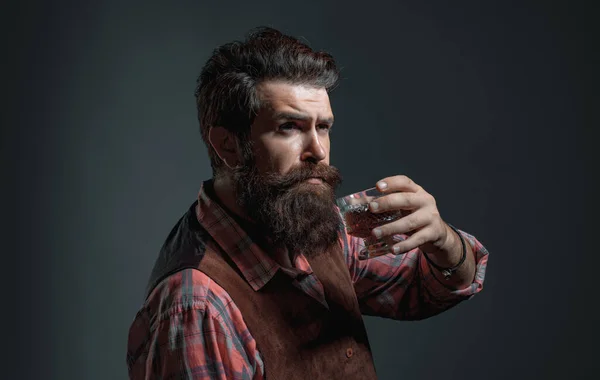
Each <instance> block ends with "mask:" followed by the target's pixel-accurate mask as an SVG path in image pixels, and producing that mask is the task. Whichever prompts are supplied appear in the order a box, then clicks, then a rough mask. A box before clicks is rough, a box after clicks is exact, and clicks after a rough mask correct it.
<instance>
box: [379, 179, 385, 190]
mask: <svg viewBox="0 0 600 380" xmlns="http://www.w3.org/2000/svg"><path fill="white" fill-rule="evenodd" d="M377 186H378V187H379V188H380V189H381V190H383V189H385V188H386V187H387V183H385V182H383V181H381V182H378V183H377Z"/></svg>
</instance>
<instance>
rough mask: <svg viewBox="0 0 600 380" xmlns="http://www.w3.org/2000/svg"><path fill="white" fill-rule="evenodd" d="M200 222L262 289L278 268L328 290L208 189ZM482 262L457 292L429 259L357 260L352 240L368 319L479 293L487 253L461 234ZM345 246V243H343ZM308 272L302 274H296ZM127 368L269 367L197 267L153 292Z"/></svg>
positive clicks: (254, 374) (160, 374)
mask: <svg viewBox="0 0 600 380" xmlns="http://www.w3.org/2000/svg"><path fill="white" fill-rule="evenodd" d="M196 212H197V216H198V220H199V222H200V224H201V225H202V226H203V227H204V228H205V229H206V231H207V232H208V233H209V234H210V236H211V237H212V239H213V240H211V241H207V242H206V244H207V249H210V247H211V244H218V245H219V246H221V247H223V249H224V250H225V251H226V252H227V253H228V254H229V255H230V257H231V259H232V260H233V262H234V263H235V265H237V267H238V268H239V270H240V271H241V273H242V274H243V275H244V277H245V279H246V281H248V283H249V284H250V285H251V286H252V288H253V289H254V290H255V291H258V290H260V289H261V288H262V287H263V286H264V285H265V284H266V283H267V282H268V281H269V280H270V279H271V278H272V277H273V276H274V275H275V273H276V272H277V271H278V270H281V271H283V272H285V273H287V274H289V275H290V277H292V278H293V279H294V280H293V281H294V284H295V285H296V286H297V287H298V288H299V289H300V290H301V291H303V292H305V293H306V294H308V295H310V296H311V297H313V298H314V299H316V300H317V301H319V302H322V303H324V302H325V296H324V293H323V286H322V285H321V283H320V282H319V280H318V279H317V278H316V276H315V275H314V274H313V272H312V269H311V267H310V264H309V263H308V261H307V260H306V258H305V257H304V256H303V255H298V256H297V257H296V259H295V262H294V265H295V269H285V268H282V267H280V266H279V265H278V264H277V263H276V262H275V261H274V260H273V259H271V258H270V257H269V256H268V255H267V254H266V253H265V252H264V251H262V250H261V249H260V248H259V247H258V246H257V245H256V244H255V243H253V242H252V241H251V240H250V238H249V237H248V235H247V234H246V233H245V232H244V231H243V230H242V229H241V228H240V227H239V225H238V224H237V223H236V222H235V221H234V220H233V219H232V218H231V216H229V215H228V214H227V213H226V212H225V211H224V210H223V209H222V208H221V207H220V206H219V205H218V204H217V203H216V202H214V201H213V200H211V199H210V198H209V197H208V196H207V195H206V192H205V191H204V188H202V189H201V191H200V194H199V200H198V206H197V208H196ZM460 233H461V234H462V236H463V237H464V238H465V241H466V242H468V244H470V245H471V247H472V248H473V252H474V254H475V260H476V262H477V273H476V276H475V280H474V282H473V283H472V284H471V286H469V287H468V288H466V289H462V290H457V291H455V290H450V289H448V288H447V287H445V286H444V285H443V284H442V283H441V282H440V281H439V280H437V278H435V277H434V276H433V274H432V273H431V269H430V267H429V265H428V264H427V261H426V260H424V259H423V258H422V253H421V252H420V251H419V250H418V249H414V250H412V251H410V252H407V253H406V254H402V255H397V256H396V255H391V254H390V255H385V256H380V257H377V258H374V259H370V260H365V261H361V260H358V259H357V252H358V249H359V246H360V245H361V244H362V241H361V240H360V239H357V238H354V237H352V236H349V235H347V234H344V235H343V236H340V239H346V243H347V246H348V247H349V249H348V250H347V253H346V262H347V264H348V270H349V271H350V274H351V277H352V282H353V284H354V289H355V291H356V296H357V297H358V301H359V304H360V308H361V311H362V313H363V314H364V315H373V316H379V317H384V318H392V319H397V320H410V319H423V318H427V317H430V316H432V315H435V314H438V313H440V312H442V311H444V310H447V309H449V308H450V307H452V306H454V305H456V304H458V303H459V302H460V301H462V300H465V299H467V298H470V297H471V296H473V295H474V294H475V293H477V292H479V291H480V290H481V289H482V286H483V279H484V275H485V269H486V264H487V259H488V252H487V250H486V249H485V247H483V246H482V245H481V243H480V242H479V241H477V239H475V238H474V237H473V236H471V235H469V234H467V233H465V232H463V231H460ZM340 241H341V242H342V243H343V241H342V240H340ZM299 273H303V274H304V275H303V276H297V275H298V274H299ZM127 363H128V368H129V377H130V378H132V379H183V378H185V379H264V378H265V366H264V363H263V360H262V358H261V354H260V352H259V351H258V350H257V347H256V342H255V340H254V338H253V337H252V335H251V333H250V331H249V330H248V327H247V326H246V324H245V322H244V319H243V316H242V314H241V312H240V310H239V309H238V307H237V306H236V305H235V303H234V302H233V300H232V299H231V297H230V296H229V294H228V293H227V292H226V291H225V290H224V289H223V288H221V287H220V286H219V285H217V284H216V283H215V282H214V281H212V280H211V279H210V278H209V277H207V276H206V275H205V274H204V273H202V272H200V271H198V270H195V269H185V270H182V271H179V272H177V273H175V274H172V275H170V276H169V277H167V278H166V279H164V280H163V281H161V282H160V283H159V284H158V286H157V287H156V288H155V289H154V290H153V291H152V293H151V294H150V295H149V297H148V298H147V300H146V302H145V303H144V304H143V306H142V308H141V309H140V311H139V312H138V313H137V315H136V317H135V320H134V321H133V324H132V325H131V328H130V331H129V341H128V351H127Z"/></svg>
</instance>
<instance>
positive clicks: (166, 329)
mask: <svg viewBox="0 0 600 380" xmlns="http://www.w3.org/2000/svg"><path fill="white" fill-rule="evenodd" d="M127 364H128V368H129V377H130V378H131V379H136V380H137V379H211V380H213V379H255V380H257V379H263V378H264V367H263V363H262V359H261V357H260V355H259V353H258V351H257V349H256V342H255V340H254V339H253V338H252V336H251V335H250V332H249V331H248V329H247V327H246V325H245V323H244V321H243V319H242V315H241V313H240V311H239V309H238V308H237V307H236V306H235V304H234V303H233V301H232V300H231V298H230V297H229V296H228V294H227V293H226V292H225V291H224V290H223V289H222V288H221V287H219V286H218V285H217V284H216V283H215V282H214V281H212V280H210V278H208V277H207V276H206V275H205V274H203V273H202V272H199V271H197V270H192V269H188V270H183V271H181V272H178V273H176V274H174V275H172V276H170V277H169V278H167V279H166V280H165V281H163V282H162V283H161V284H160V285H159V286H158V287H157V289H155V290H154V292H153V294H152V295H151V296H150V297H149V299H148V301H147V302H146V304H145V305H144V307H143V308H142V309H141V310H140V312H138V314H137V316H136V318H135V320H134V321H133V324H132V326H131V328H130V331H129V341H128V352H127Z"/></svg>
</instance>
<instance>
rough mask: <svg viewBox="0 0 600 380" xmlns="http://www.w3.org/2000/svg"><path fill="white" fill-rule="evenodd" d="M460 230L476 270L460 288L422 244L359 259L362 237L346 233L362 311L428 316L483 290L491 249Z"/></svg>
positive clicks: (407, 317) (391, 315) (386, 315)
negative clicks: (431, 260)
mask: <svg viewBox="0 0 600 380" xmlns="http://www.w3.org/2000/svg"><path fill="white" fill-rule="evenodd" d="M460 233H461V235H462V236H463V238H464V239H465V243H466V245H467V246H468V247H470V248H467V249H468V250H467V254H469V253H470V255H471V256H472V261H473V266H474V267H475V272H476V274H475V276H474V279H473V280H472V281H471V282H470V283H469V284H468V285H467V286H463V287H461V288H459V289H457V288H455V287H453V286H451V285H449V284H447V283H445V280H444V279H443V277H442V276H441V274H439V273H434V272H433V271H434V269H432V268H431V266H430V265H429V264H428V263H427V261H426V260H425V259H424V257H423V252H422V251H421V250H420V249H418V248H415V249H413V250H411V251H409V252H406V253H404V254H400V255H393V254H387V255H384V256H380V257H376V258H374V259H369V260H358V251H359V250H360V248H361V246H362V240H361V239H358V238H355V237H352V236H349V235H346V238H347V242H348V256H347V260H348V266H349V268H350V275H351V276H352V281H353V283H354V288H355V290H356V295H357V297H358V301H359V304H360V308H361V312H362V313H363V314H365V315H373V316H379V317H384V318H391V319H398V320H418V319H424V318H428V317H431V316H433V315H436V314H439V313H441V312H443V311H445V310H448V309H450V308H451V307H453V306H455V305H457V304H458V303H460V302H462V301H463V300H466V299H468V298H470V297H472V296H473V295H475V294H476V293H478V292H480V291H481V290H482V288H483V281H484V276H485V270H486V266H487V259H488V252H487V250H486V248H485V247H484V246H483V245H482V244H481V243H480V242H479V241H478V240H477V239H476V238H475V237H473V236H471V235H469V234H468V233H466V232H463V231H460ZM402 238H406V236H402ZM435 272H437V270H435ZM434 276H435V277H434Z"/></svg>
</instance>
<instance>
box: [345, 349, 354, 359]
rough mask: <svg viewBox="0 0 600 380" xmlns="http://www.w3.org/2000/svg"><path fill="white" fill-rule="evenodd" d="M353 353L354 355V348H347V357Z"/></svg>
mask: <svg viewBox="0 0 600 380" xmlns="http://www.w3.org/2000/svg"><path fill="white" fill-rule="evenodd" d="M352 355H354V351H352V349H351V348H349V349H347V350H346V357H347V358H349V357H351V356H352Z"/></svg>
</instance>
